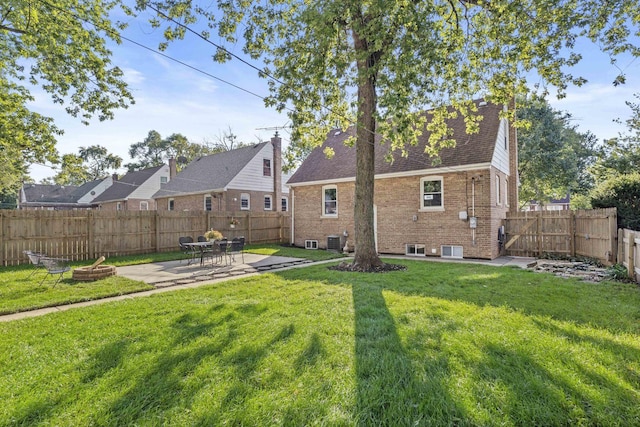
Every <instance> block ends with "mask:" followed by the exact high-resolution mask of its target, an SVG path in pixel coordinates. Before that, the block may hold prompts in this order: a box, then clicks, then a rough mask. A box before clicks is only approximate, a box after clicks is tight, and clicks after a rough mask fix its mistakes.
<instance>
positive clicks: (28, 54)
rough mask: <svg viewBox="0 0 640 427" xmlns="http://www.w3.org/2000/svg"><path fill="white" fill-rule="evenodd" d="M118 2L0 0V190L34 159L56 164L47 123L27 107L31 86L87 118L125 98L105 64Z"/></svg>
mask: <svg viewBox="0 0 640 427" xmlns="http://www.w3.org/2000/svg"><path fill="white" fill-rule="evenodd" d="M119 3H120V2H119V1H118V0H54V1H46V0H38V1H28V0H3V1H2V2H0V162H1V164H2V165H3V174H2V180H1V181H0V191H13V189H15V190H17V187H19V186H20V182H21V181H22V180H23V179H25V178H26V175H27V166H28V165H29V164H31V163H34V162H52V163H57V161H58V153H57V151H56V148H55V144H56V137H57V136H58V135H60V134H61V130H60V129H59V128H57V127H56V126H55V125H54V124H53V120H52V119H51V118H48V117H44V116H42V115H40V114H38V113H36V112H34V111H32V110H30V107H29V103H30V102H31V101H34V99H35V97H34V95H33V94H32V93H31V90H32V89H33V88H35V87H37V86H39V87H40V88H41V89H42V90H43V91H44V92H47V93H48V94H49V95H50V96H51V98H52V99H53V101H54V102H55V103H57V104H60V105H63V106H65V109H66V111H67V112H68V113H69V114H70V115H72V116H74V117H78V118H79V119H80V120H82V121H83V122H85V123H87V122H88V120H89V119H91V118H92V117H97V118H98V119H100V120H104V119H109V118H111V117H112V116H113V110H115V109H116V108H121V107H126V106H128V105H129V104H130V103H132V102H133V98H132V96H131V94H130V93H129V91H128V90H127V86H126V84H125V82H124V80H123V78H122V77H123V76H122V71H121V70H120V69H119V68H117V67H114V66H112V64H111V63H110V56H111V52H110V51H109V50H108V49H107V41H106V40H107V39H112V40H115V41H116V42H119V35H118V33H119V29H121V28H122V27H123V26H122V25H119V24H117V23H112V22H111V21H110V19H109V14H110V12H111V10H112V9H113V8H114V7H116V6H117V5H118V4H119Z"/></svg>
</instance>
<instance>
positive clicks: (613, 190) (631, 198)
mask: <svg viewBox="0 0 640 427" xmlns="http://www.w3.org/2000/svg"><path fill="white" fill-rule="evenodd" d="M591 206H593V207H594V208H612V207H615V208H617V209H618V227H621V228H628V229H630V230H640V173H638V172H636V173H630V174H625V175H620V176H617V177H615V178H610V179H608V180H606V181H604V182H603V183H602V184H600V185H598V186H597V187H596V188H595V189H594V190H593V192H592V193H591Z"/></svg>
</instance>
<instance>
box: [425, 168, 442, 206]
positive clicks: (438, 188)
mask: <svg viewBox="0 0 640 427" xmlns="http://www.w3.org/2000/svg"><path fill="white" fill-rule="evenodd" d="M420 191H421V194H420V199H421V200H422V201H421V204H420V210H442V208H443V207H444V204H443V202H442V177H439V176H438V177H428V178H422V179H421V180H420Z"/></svg>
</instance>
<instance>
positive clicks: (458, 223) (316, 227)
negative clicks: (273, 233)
mask: <svg viewBox="0 0 640 427" xmlns="http://www.w3.org/2000/svg"><path fill="white" fill-rule="evenodd" d="M476 102H477V105H478V110H479V111H478V112H479V114H481V115H483V117H484V118H483V120H482V121H481V122H480V130H479V133H477V134H473V135H467V134H466V132H465V124H464V119H463V118H462V117H458V118H456V119H451V120H448V121H447V123H448V125H449V127H450V128H451V129H452V130H453V138H454V139H455V140H456V143H457V144H456V147H455V148H445V149H443V150H442V151H441V152H440V156H439V158H440V160H441V161H440V162H439V163H438V164H437V165H434V162H433V159H432V158H430V157H429V156H428V155H426V154H425V153H424V147H425V144H426V142H427V140H428V137H429V133H428V132H427V131H426V130H425V132H424V134H423V135H422V136H421V137H420V138H419V143H418V145H417V146H408V147H406V149H407V151H408V156H407V157H402V156H401V155H400V153H399V152H397V151H396V152H394V153H393V162H391V163H389V162H387V161H385V154H387V152H388V148H389V144H388V143H387V144H382V143H380V141H377V143H376V146H375V150H376V154H375V156H376V157H375V162H376V163H375V192H374V233H375V242H376V246H377V250H378V252H379V253H389V254H406V255H415V256H441V257H452V258H462V257H465V258H486V259H493V258H496V257H497V256H499V253H500V243H499V235H500V232H501V231H502V230H503V229H502V228H501V225H502V220H503V219H504V218H505V216H506V213H507V211H510V210H516V209H517V207H518V199H517V197H518V196H517V180H518V179H517V175H516V173H517V172H516V171H517V142H516V133H515V129H514V128H513V127H512V126H510V125H509V123H508V121H507V120H506V119H501V118H500V117H499V115H500V112H501V111H502V110H503V108H502V107H500V106H497V105H493V104H487V103H486V102H484V101H476ZM354 132H355V129H354V128H350V129H348V130H347V132H345V133H343V132H341V131H332V132H331V133H330V134H329V136H328V138H327V140H326V141H325V143H324V145H323V146H322V147H319V148H317V149H315V150H313V151H312V152H311V154H309V156H308V157H307V158H306V160H305V161H304V162H303V163H302V165H301V166H300V167H299V168H298V170H297V171H296V173H295V174H293V176H292V177H291V179H289V181H288V183H287V184H288V185H289V187H290V188H291V199H292V203H291V205H292V206H293V209H292V227H291V229H292V239H291V241H292V243H293V244H295V245H296V246H303V247H308V248H314V247H319V248H330V249H342V248H343V247H344V245H345V244H347V245H348V246H349V248H350V249H353V247H354V241H353V236H354V220H353V208H354V193H355V191H354V189H355V164H356V161H355V146H354V147H347V146H345V145H344V143H343V142H344V141H345V139H347V137H348V136H350V135H354ZM326 147H330V148H332V149H333V150H334V151H335V154H334V155H333V157H332V158H331V159H328V158H327V157H326V156H325V154H324V153H323V149H324V148H326ZM500 237H501V238H502V237H503V235H500ZM345 240H346V242H345ZM500 240H502V239H500ZM502 241H503V240H502Z"/></svg>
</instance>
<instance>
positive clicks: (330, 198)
mask: <svg viewBox="0 0 640 427" xmlns="http://www.w3.org/2000/svg"><path fill="white" fill-rule="evenodd" d="M322 202H323V206H322V214H323V216H338V188H337V187H336V186H335V185H325V186H324V187H322Z"/></svg>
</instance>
